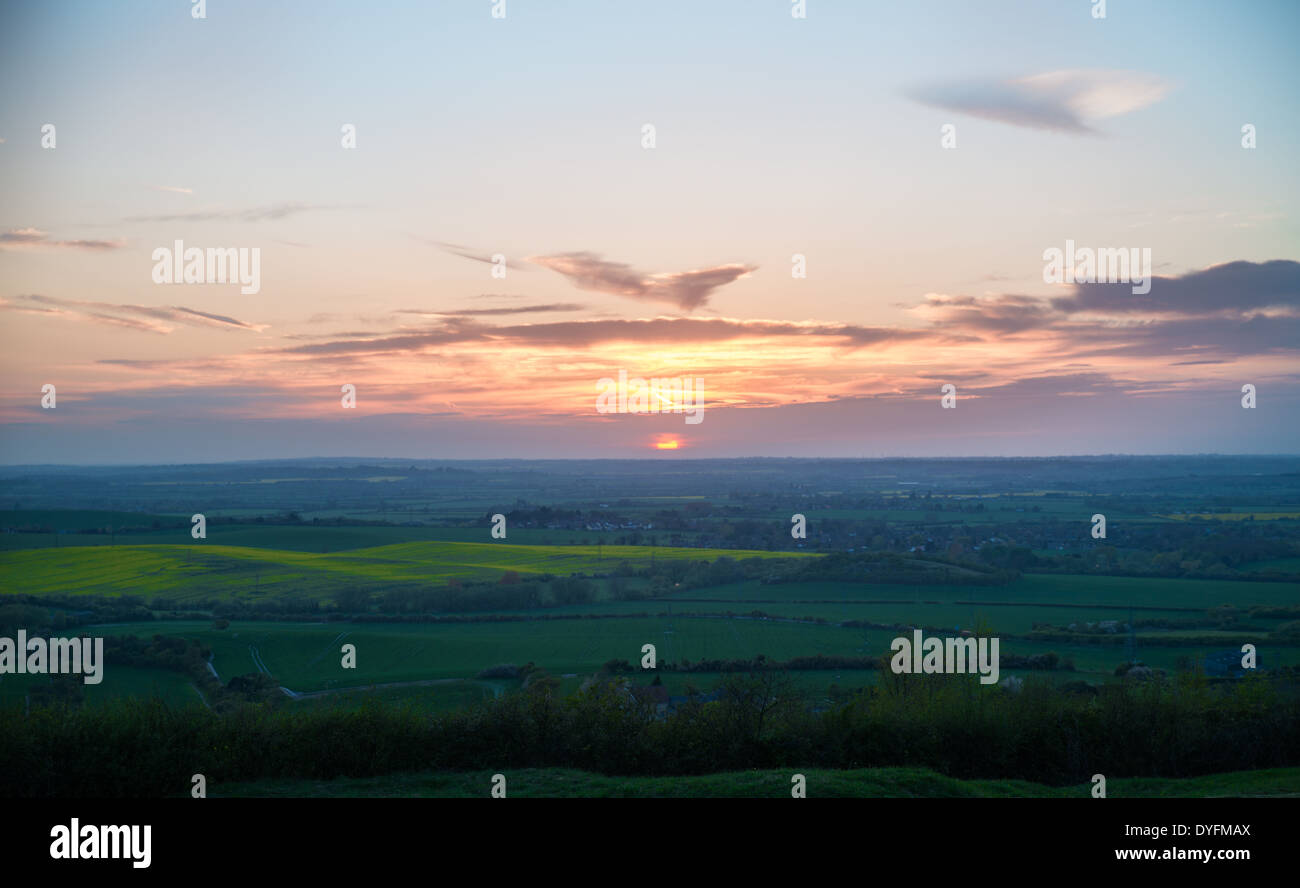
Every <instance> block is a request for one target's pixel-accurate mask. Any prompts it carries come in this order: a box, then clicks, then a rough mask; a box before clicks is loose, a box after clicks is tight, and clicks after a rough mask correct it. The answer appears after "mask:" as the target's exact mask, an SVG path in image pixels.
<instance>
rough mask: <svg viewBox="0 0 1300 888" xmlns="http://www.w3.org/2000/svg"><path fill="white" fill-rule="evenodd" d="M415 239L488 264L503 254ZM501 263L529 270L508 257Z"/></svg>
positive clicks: (507, 266) (493, 263)
mask: <svg viewBox="0 0 1300 888" xmlns="http://www.w3.org/2000/svg"><path fill="white" fill-rule="evenodd" d="M417 240H420V241H423V242H424V243H426V244H432V245H433V246H435V247H439V248H441V249H443V250H445V251H446V252H448V253H451V254H452V255H454V256H460V257H461V258H463V259H473V260H474V261H475V262H486V263H487V264H488V265H496V264H497V262H496V261H495V260H494V259H493V257H494V256H503V257H504V255H505V254H503V253H483V252H480V251H478V250H475V249H473V248H471V247H465V246H461V245H460V244H449V243H447V242H446V241H435V240H427V239H425V238H417ZM502 264H504V265H505V267H506V268H513V269H515V270H516V271H527V270H529V269H528V268H527V267H526V266H521V265H519V264H518V263H516V262H512V261H510V259H508V258H505V259H503V261H502Z"/></svg>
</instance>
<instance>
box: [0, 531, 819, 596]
mask: <svg viewBox="0 0 1300 888" xmlns="http://www.w3.org/2000/svg"><path fill="white" fill-rule="evenodd" d="M719 556H727V557H730V558H735V559H740V558H808V557H815V556H812V555H805V554H802V553H789V552H761V551H743V550H718V549H692V548H667V547H663V548H660V547H655V548H650V547H644V546H603V547H597V546H527V545H518V544H514V543H505V542H501V543H466V542H413V543H396V544H393V545H388V546H378V547H375V548H369V549H352V550H349V551H346V552H338V553H325V554H321V553H315V552H302V551H298V552H295V551H288V550H280V549H257V548H252V547H248V546H222V545H191V546H134V545H133V546H113V547H111V548H108V549H105V548H104V547H101V546H96V547H79V548H69V549H60V550H53V551H52V550H49V549H35V550H33V549H24V550H16V551H8V552H3V553H0V589H2V590H4V591H5V592H10V593H24V594H29V595H66V594H97V595H123V594H129V595H141V596H146V597H153V596H165V597H168V598H171V599H173V600H175V601H178V602H184V601H192V600H196V599H206V598H217V599H222V598H227V597H231V596H236V595H238V596H247V597H250V598H264V597H270V596H275V595H278V594H304V593H305V594H307V595H309V596H311V597H316V598H324V599H328V598H329V597H330V596H331V594H333V593H335V592H337V591H338V590H340V589H342V588H345V587H351V586H362V587H372V588H374V589H376V590H379V589H382V588H387V587H392V586H393V585H403V584H419V585H428V584H431V583H442V582H446V581H447V580H448V579H452V578H455V579H461V580H471V579H478V580H484V579H485V580H497V579H500V578H501V577H502V576H503V575H504V574H506V573H507V572H510V571H514V572H515V573H518V574H520V575H521V576H524V575H529V574H533V575H541V574H548V573H550V574H555V575H558V576H566V575H569V574H573V573H599V572H607V571H612V570H614V569H615V568H616V567H617V566H618V565H619V563H620V562H624V561H626V562H628V563H629V564H631V565H634V566H638V565H645V564H648V563H650V562H651V561H652V560H659V561H679V560H683V561H698V560H701V559H705V560H713V559H715V558H717V557H719Z"/></svg>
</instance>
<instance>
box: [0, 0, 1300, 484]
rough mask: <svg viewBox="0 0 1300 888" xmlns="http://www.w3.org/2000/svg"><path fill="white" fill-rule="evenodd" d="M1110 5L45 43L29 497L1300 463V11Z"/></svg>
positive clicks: (13, 355)
mask: <svg viewBox="0 0 1300 888" xmlns="http://www.w3.org/2000/svg"><path fill="white" fill-rule="evenodd" d="M1098 5H1099V4H1098V3H1096V2H1095V0H1052V2H1042V0H1035V2H1016V0H999V2H990V3H969V2H958V0H952V2H939V0H916V2H908V3H888V4H887V3H875V2H857V0H852V2H851V0H807V2H806V3H805V4H802V10H803V11H805V12H806V15H805V17H797V16H796V15H792V12H794V13H798V12H799V11H800V9H801V5H800V4H798V3H795V2H791V0H734V2H733V0H710V2H708V3H700V2H694V0H688V2H677V0H656V2H633V0H625V2H619V3H609V2H603V0H589V2H588V0H572V2H564V0H505V2H504V4H502V3H499V2H495V0H456V2H418V3H417V2H409V3H407V2H392V3H383V2H373V3H356V2H354V3H342V2H305V0H304V2H294V0H287V2H277V3H274V4H269V3H261V2H240V0H208V2H206V3H204V4H203V9H202V12H203V13H204V17H202V18H196V17H195V14H194V13H195V12H196V11H197V9H196V7H195V6H194V5H193V3H192V2H189V0H156V2H155V0H138V2H129V3H125V2H124V3H114V4H104V3H98V2H85V3H76V2H59V0H50V2H44V3H39V4H18V3H0V95H2V96H3V100H2V101H0V463H4V464H31V463H52V462H57V463H75V464H82V463H84V464H91V463H184V462H208V461H224V460H239V459H263V458H288V457H307V456H371V457H379V456H389V457H402V458H457V459H467V458H476V457H483V458H489V457H490V458H502V457H526V458H564V457H582V458H591V457H596V458H599V457H619V458H622V457H637V456H645V457H647V458H654V459H663V460H666V461H671V460H673V459H681V458H689V457H693V456H694V457H726V456H850V457H852V456H867V457H870V456H999V455H1005V456H1023V455H1058V454H1095V453H1209V452H1219V453H1296V452H1300V445H1298V444H1297V441H1300V435H1297V431H1300V388H1298V387H1297V385H1298V383H1300V361H1298V360H1297V358H1298V357H1300V262H1298V261H1297V260H1300V223H1298V222H1297V218H1296V208H1297V207H1298V206H1300V171H1298V170H1297V167H1296V164H1295V159H1296V158H1297V157H1300V102H1298V101H1297V96H1296V91H1297V89H1298V88H1300V87H1298V85H1300V60H1298V59H1300V54H1298V53H1297V52H1296V38H1297V35H1300V4H1296V3H1293V2H1286V0H1279V2H1266V0H1254V2H1250V0H1243V2H1240V3H1231V4H1228V3H1221V2H1196V0H1176V2H1173V0H1171V2H1161V0H1143V2H1140V3H1139V2H1135V0H1109V2H1107V3H1105V4H1104V5H1105V16H1104V17H1097V16H1096V15H1095V13H1096V12H1097V11H1098V9H1097V7H1098ZM502 13H504V15H502ZM50 125H52V126H53V130H49V126H50ZM345 127H348V128H350V129H348V130H347V132H346V133H345ZM648 127H650V128H653V129H652V130H651V129H648ZM1244 128H1249V135H1246V134H1244V133H1245V130H1244ZM1252 139H1253V141H1252V142H1251V144H1253V147H1246V143H1247V142H1248V141H1251V140H1252ZM349 140H351V144H352V145H353V146H354V147H348V146H346V145H345V143H347V142H348V141H349ZM177 241H181V242H182V244H183V247H184V248H199V249H200V250H207V249H217V248H219V249H234V250H244V251H246V254H245V255H246V257H251V251H252V250H254V249H255V250H257V256H258V265H257V268H258V275H257V282H256V284H257V285H256V287H254V286H241V284H240V283H239V282H220V281H212V280H208V279H204V280H200V281H192V282H178V283H165V282H164V283H160V282H158V280H157V278H159V276H160V274H161V272H160V271H159V270H158V266H159V265H160V262H159V260H158V259H157V258H156V257H157V256H158V255H159V254H158V253H156V251H157V250H159V249H161V248H167V249H169V250H170V249H174V245H175V244H176V242H177ZM1069 242H1072V243H1073V244H1074V245H1075V246H1076V248H1089V249H1096V250H1124V251H1125V254H1126V255H1129V251H1137V253H1136V254H1134V255H1137V256H1142V255H1149V257H1150V280H1149V281H1148V283H1149V290H1148V289H1147V288H1146V287H1143V286H1141V285H1140V283H1138V282H1133V281H1128V280H1122V279H1121V280H1117V281H1111V280H1105V279H1103V280H1100V281H1096V280H1091V279H1089V278H1088V276H1087V274H1086V270H1085V269H1081V270H1080V277H1082V278H1083V279H1082V280H1074V281H1073V282H1072V281H1071V280H1062V279H1061V278H1060V277H1056V278H1053V277H1052V276H1051V275H1049V274H1048V273H1046V271H1045V269H1046V266H1048V265H1049V262H1048V261H1047V260H1048V258H1049V254H1050V251H1051V250H1054V249H1055V250H1060V251H1062V252H1064V251H1065V250H1066V249H1067V243H1069ZM1148 251H1149V252H1148ZM493 257H498V258H499V261H494V258H493ZM796 257H798V258H796ZM161 264H162V265H166V266H167V267H168V268H170V267H172V266H171V264H170V262H166V261H163V262H161ZM200 264H201V263H200ZM250 270H251V268H250ZM200 271H201V269H200ZM201 276H202V275H200V277H201ZM1103 278H1104V275H1103ZM250 282H251V278H250ZM253 290H255V292H253ZM620 371H624V372H626V374H627V376H628V378H630V379H638V378H641V379H647V380H648V379H651V378H676V379H686V380H692V381H695V380H698V381H699V382H698V386H699V389H700V391H701V392H702V404H703V411H702V412H701V413H698V414H697V415H696V416H694V417H689V416H687V415H686V414H683V413H671V412H670V413H651V414H646V413H640V414H638V413H628V412H613V413H611V412H601V410H600V409H599V407H598V401H597V395H598V392H599V391H600V387H601V380H602V379H607V378H615V379H616V378H617V377H618V375H619V373H620ZM47 385H52V386H54V390H55V405H54V407H53V408H52V409H51V408H48V407H43V406H42V401H43V399H45V398H46V396H45V395H44V394H43V391H44V390H43V387H44V386H47ZM345 385H350V386H353V397H354V404H355V406H351V407H348V406H344V400H345V397H346V396H345V394H344V393H343V387H344V386H345ZM948 385H951V386H952V387H953V388H952V389H951V390H949V391H950V392H951V393H952V394H953V395H954V397H955V400H953V399H949V403H951V404H954V405H955V406H953V407H952V408H951V409H949V408H945V407H944V405H943V398H944V388H943V387H944V386H948ZM1246 385H1249V386H1253V387H1254V398H1255V406H1254V408H1252V409H1247V408H1244V407H1243V404H1242V401H1243V397H1245V396H1244V395H1243V386H1246ZM675 397H676V396H671V395H670V396H669V397H667V398H663V397H660V398H659V402H660V404H662V405H663V406H668V405H669V404H672V405H673V406H676V407H678V408H681V407H682V406H683V405H682V402H681V401H680V400H676V401H674V398H675ZM47 402H48V401H47ZM634 403H635V402H634ZM652 403H653V399H652ZM686 406H687V407H689V406H691V405H690V404H687V405H686ZM688 418H689V419H693V420H698V421H693V422H687V419H688Z"/></svg>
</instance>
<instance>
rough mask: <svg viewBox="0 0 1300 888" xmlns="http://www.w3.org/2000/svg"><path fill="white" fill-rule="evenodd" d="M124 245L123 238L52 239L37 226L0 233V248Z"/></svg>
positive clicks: (110, 246) (119, 246) (91, 248)
mask: <svg viewBox="0 0 1300 888" xmlns="http://www.w3.org/2000/svg"><path fill="white" fill-rule="evenodd" d="M124 246H126V240H125V239H121V238H119V239H117V240H53V239H51V238H50V235H49V233H48V232H45V231H41V230H40V229H39V228H12V229H10V230H9V231H5V232H3V233H0V249H9V250H24V249H43V248H50V249H66V250H116V249H119V248H121V247H124Z"/></svg>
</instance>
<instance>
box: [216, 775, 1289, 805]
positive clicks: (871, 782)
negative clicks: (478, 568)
mask: <svg viewBox="0 0 1300 888" xmlns="http://www.w3.org/2000/svg"><path fill="white" fill-rule="evenodd" d="M794 773H796V772H794V771H738V772H732V773H727V774H706V775H702V776H698V777H606V776H604V775H603V774H592V773H588V772H586V771H576V770H570V769H564V768H529V769H521V770H517V771H511V772H509V773H508V774H506V792H507V797H511V798H789V797H790V787H791V782H790V781H791V777H792V776H793V774H794ZM799 773H803V775H804V776H805V778H806V779H807V794H808V798H1080V799H1086V798H1091V796H1092V786H1091V784H1085V785H1081V786H1044V785H1042V784H1038V783H1029V782H1027V781H1024V780H956V779H954V778H952V777H945V776H943V775H942V774H939V773H937V772H935V771H931V770H929V769H926V768H862V769H859V770H850V771H832V770H810V771H803V772H799ZM491 780H492V774H491V773H490V772H487V771H482V772H470V773H428V772H426V773H415V774H396V775H388V776H384V777H367V778H359V779H351V778H340V779H338V780H264V781H258V782H253V783H232V784H230V785H227V786H211V787H209V793H208V794H209V796H210V797H212V798H222V797H224V798H258V797H267V798H475V797H478V798H488V797H489V795H490V787H491ZM1106 796H1107V798H1228V797H1236V798H1240V797H1251V796H1278V797H1300V768H1273V769H1270V770H1263V771H1237V772H1234V773H1229V774H1210V775H1206V776H1203V777H1190V778H1183V779H1172V778H1155V777H1142V778H1130V779H1121V778H1115V779H1113V780H1109V781H1108V782H1107V785H1106Z"/></svg>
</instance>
